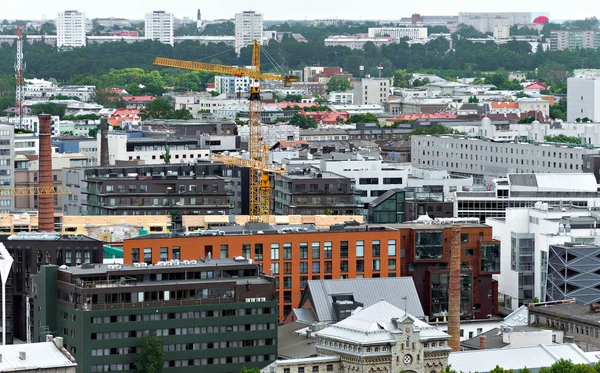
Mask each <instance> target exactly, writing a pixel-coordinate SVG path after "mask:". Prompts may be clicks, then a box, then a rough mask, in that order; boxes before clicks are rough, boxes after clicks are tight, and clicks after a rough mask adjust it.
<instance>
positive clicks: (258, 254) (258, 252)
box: [254, 243, 263, 261]
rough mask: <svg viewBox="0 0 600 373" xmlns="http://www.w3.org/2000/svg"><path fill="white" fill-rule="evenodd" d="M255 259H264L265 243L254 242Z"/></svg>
mask: <svg viewBox="0 0 600 373" xmlns="http://www.w3.org/2000/svg"><path fill="white" fill-rule="evenodd" d="M254 260H261V261H262V260H263V245H262V243H256V244H254Z"/></svg>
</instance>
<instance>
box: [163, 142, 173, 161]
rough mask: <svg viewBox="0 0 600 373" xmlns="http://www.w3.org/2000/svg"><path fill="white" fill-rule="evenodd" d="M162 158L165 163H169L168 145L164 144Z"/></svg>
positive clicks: (169, 151) (169, 150)
mask: <svg viewBox="0 0 600 373" xmlns="http://www.w3.org/2000/svg"><path fill="white" fill-rule="evenodd" d="M163 159H164V161H165V164H171V149H169V145H165V152H164V153H163Z"/></svg>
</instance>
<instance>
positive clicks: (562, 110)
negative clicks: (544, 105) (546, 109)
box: [550, 100, 567, 120]
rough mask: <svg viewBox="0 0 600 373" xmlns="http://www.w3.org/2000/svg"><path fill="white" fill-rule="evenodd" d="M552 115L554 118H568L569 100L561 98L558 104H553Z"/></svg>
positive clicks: (551, 107)
mask: <svg viewBox="0 0 600 373" xmlns="http://www.w3.org/2000/svg"><path fill="white" fill-rule="evenodd" d="M550 117H551V118H554V119H562V120H567V101H565V100H560V101H559V102H558V103H557V104H554V105H551V106H550Z"/></svg>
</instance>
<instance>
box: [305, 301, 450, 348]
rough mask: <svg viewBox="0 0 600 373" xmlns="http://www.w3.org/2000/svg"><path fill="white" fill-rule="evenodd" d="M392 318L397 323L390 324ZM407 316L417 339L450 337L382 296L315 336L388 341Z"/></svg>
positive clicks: (364, 342) (391, 340)
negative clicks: (418, 335)
mask: <svg viewBox="0 0 600 373" xmlns="http://www.w3.org/2000/svg"><path fill="white" fill-rule="evenodd" d="M393 319H397V324H394V322H393V321H392V320H393ZM407 319H408V320H410V322H411V323H412V324H413V326H414V327H415V329H418V330H420V339H421V340H428V339H448V338H450V336H449V335H448V334H446V333H444V332H443V331H441V330H439V329H438V328H437V327H435V326H431V325H429V324H427V323H426V322H424V321H421V320H419V319H417V318H416V317H414V316H412V315H410V314H408V313H406V312H404V311H403V310H401V309H400V308H398V307H395V306H393V305H391V304H389V303H388V302H386V301H384V300H382V301H380V302H378V303H376V304H374V305H372V306H370V307H368V308H365V309H360V310H358V311H357V312H355V313H354V314H353V315H351V316H349V317H348V318H346V319H344V320H342V321H340V322H338V323H337V324H334V325H332V326H330V327H328V328H325V329H323V330H321V331H319V332H318V333H317V336H319V337H324V338H328V339H335V340H338V341H347V342H352V343H360V344H363V345H365V344H380V343H388V342H389V343H392V342H394V341H395V340H396V338H395V336H394V335H393V334H394V333H398V332H399V331H400V330H399V327H398V325H399V324H400V323H402V322H404V321H405V320H407Z"/></svg>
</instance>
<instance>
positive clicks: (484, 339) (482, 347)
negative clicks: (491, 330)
mask: <svg viewBox="0 0 600 373" xmlns="http://www.w3.org/2000/svg"><path fill="white" fill-rule="evenodd" d="M486 344H487V337H486V336H485V335H480V336H479V349H480V350H485V349H486Z"/></svg>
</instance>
